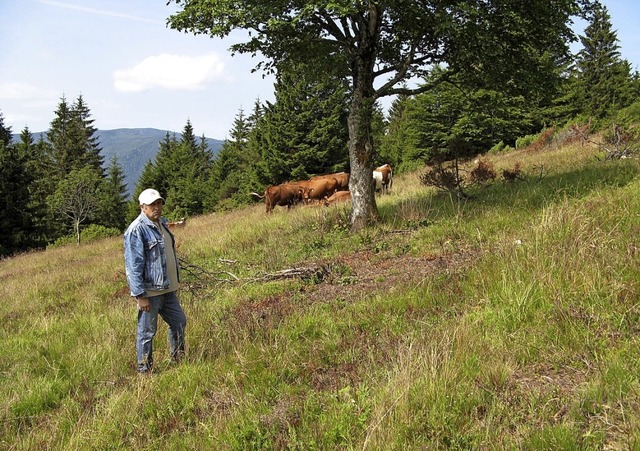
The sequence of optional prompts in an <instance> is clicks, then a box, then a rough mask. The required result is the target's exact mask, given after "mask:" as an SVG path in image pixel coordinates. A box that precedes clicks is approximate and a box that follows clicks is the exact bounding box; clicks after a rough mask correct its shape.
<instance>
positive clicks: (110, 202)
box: [96, 155, 127, 231]
mask: <svg viewBox="0 0 640 451" xmlns="http://www.w3.org/2000/svg"><path fill="white" fill-rule="evenodd" d="M101 191H102V196H101V199H100V208H99V212H98V218H97V221H96V222H97V223H99V224H100V225H103V226H105V227H109V228H115V229H118V230H120V231H123V230H124V228H125V226H126V219H127V185H126V183H125V182H124V171H123V169H122V166H121V165H120V163H118V158H117V157H116V156H115V155H114V156H113V157H112V158H111V162H110V164H109V168H108V169H107V176H106V178H105V179H104V181H103V188H102V190H101Z"/></svg>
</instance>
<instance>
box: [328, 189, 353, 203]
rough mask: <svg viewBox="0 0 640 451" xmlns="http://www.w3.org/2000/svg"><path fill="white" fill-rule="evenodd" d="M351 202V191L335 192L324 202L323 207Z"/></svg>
mask: <svg viewBox="0 0 640 451" xmlns="http://www.w3.org/2000/svg"><path fill="white" fill-rule="evenodd" d="M348 200H351V191H336V192H335V193H333V194H332V195H331V196H330V197H328V198H327V199H326V200H325V201H324V205H325V207H328V206H329V205H331V204H336V203H338V202H346V201H348Z"/></svg>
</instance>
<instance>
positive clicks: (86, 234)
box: [47, 224, 122, 248]
mask: <svg viewBox="0 0 640 451" xmlns="http://www.w3.org/2000/svg"><path fill="white" fill-rule="evenodd" d="M121 233H122V232H120V230H118V229H116V228H112V227H105V226H101V225H98V224H90V225H89V226H87V228H86V229H83V230H80V242H81V243H90V242H91V241H95V240H100V239H103V238H110V237H112V236H118V235H121ZM68 244H76V235H75V234H71V235H65V236H62V237H60V238H58V239H57V240H55V241H54V242H53V243H52V244H49V245H48V246H47V247H48V248H56V247H60V246H66V245H68Z"/></svg>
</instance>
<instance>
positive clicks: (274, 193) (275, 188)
mask: <svg viewBox="0 0 640 451" xmlns="http://www.w3.org/2000/svg"><path fill="white" fill-rule="evenodd" d="M392 180H393V171H392V170H391V166H390V165H388V164H385V165H383V166H380V167H379V168H376V169H375V170H374V171H373V181H374V185H375V187H376V191H380V192H382V193H389V190H390V189H391V185H392ZM251 194H252V195H253V196H256V197H258V198H260V199H264V205H265V208H266V211H267V213H271V212H272V211H273V209H274V208H275V207H276V206H281V207H287V209H289V208H291V207H293V206H295V205H298V204H303V205H311V204H322V205H331V204H333V203H336V202H345V201H347V200H349V199H351V193H350V192H349V173H348V172H337V173H334V174H325V175H317V176H315V177H311V178H310V179H309V180H300V181H296V182H286V183H281V184H280V185H271V186H268V187H267V188H265V190H264V194H262V195H260V194H258V193H254V192H252V193H251Z"/></svg>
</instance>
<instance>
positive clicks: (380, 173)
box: [373, 164, 393, 194]
mask: <svg viewBox="0 0 640 451" xmlns="http://www.w3.org/2000/svg"><path fill="white" fill-rule="evenodd" d="M373 180H374V182H375V184H376V192H377V191H381V192H382V194H389V191H390V190H391V185H393V170H392V169H391V165H389V164H384V165H382V166H380V167H379V168H376V169H375V170H374V171H373Z"/></svg>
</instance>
